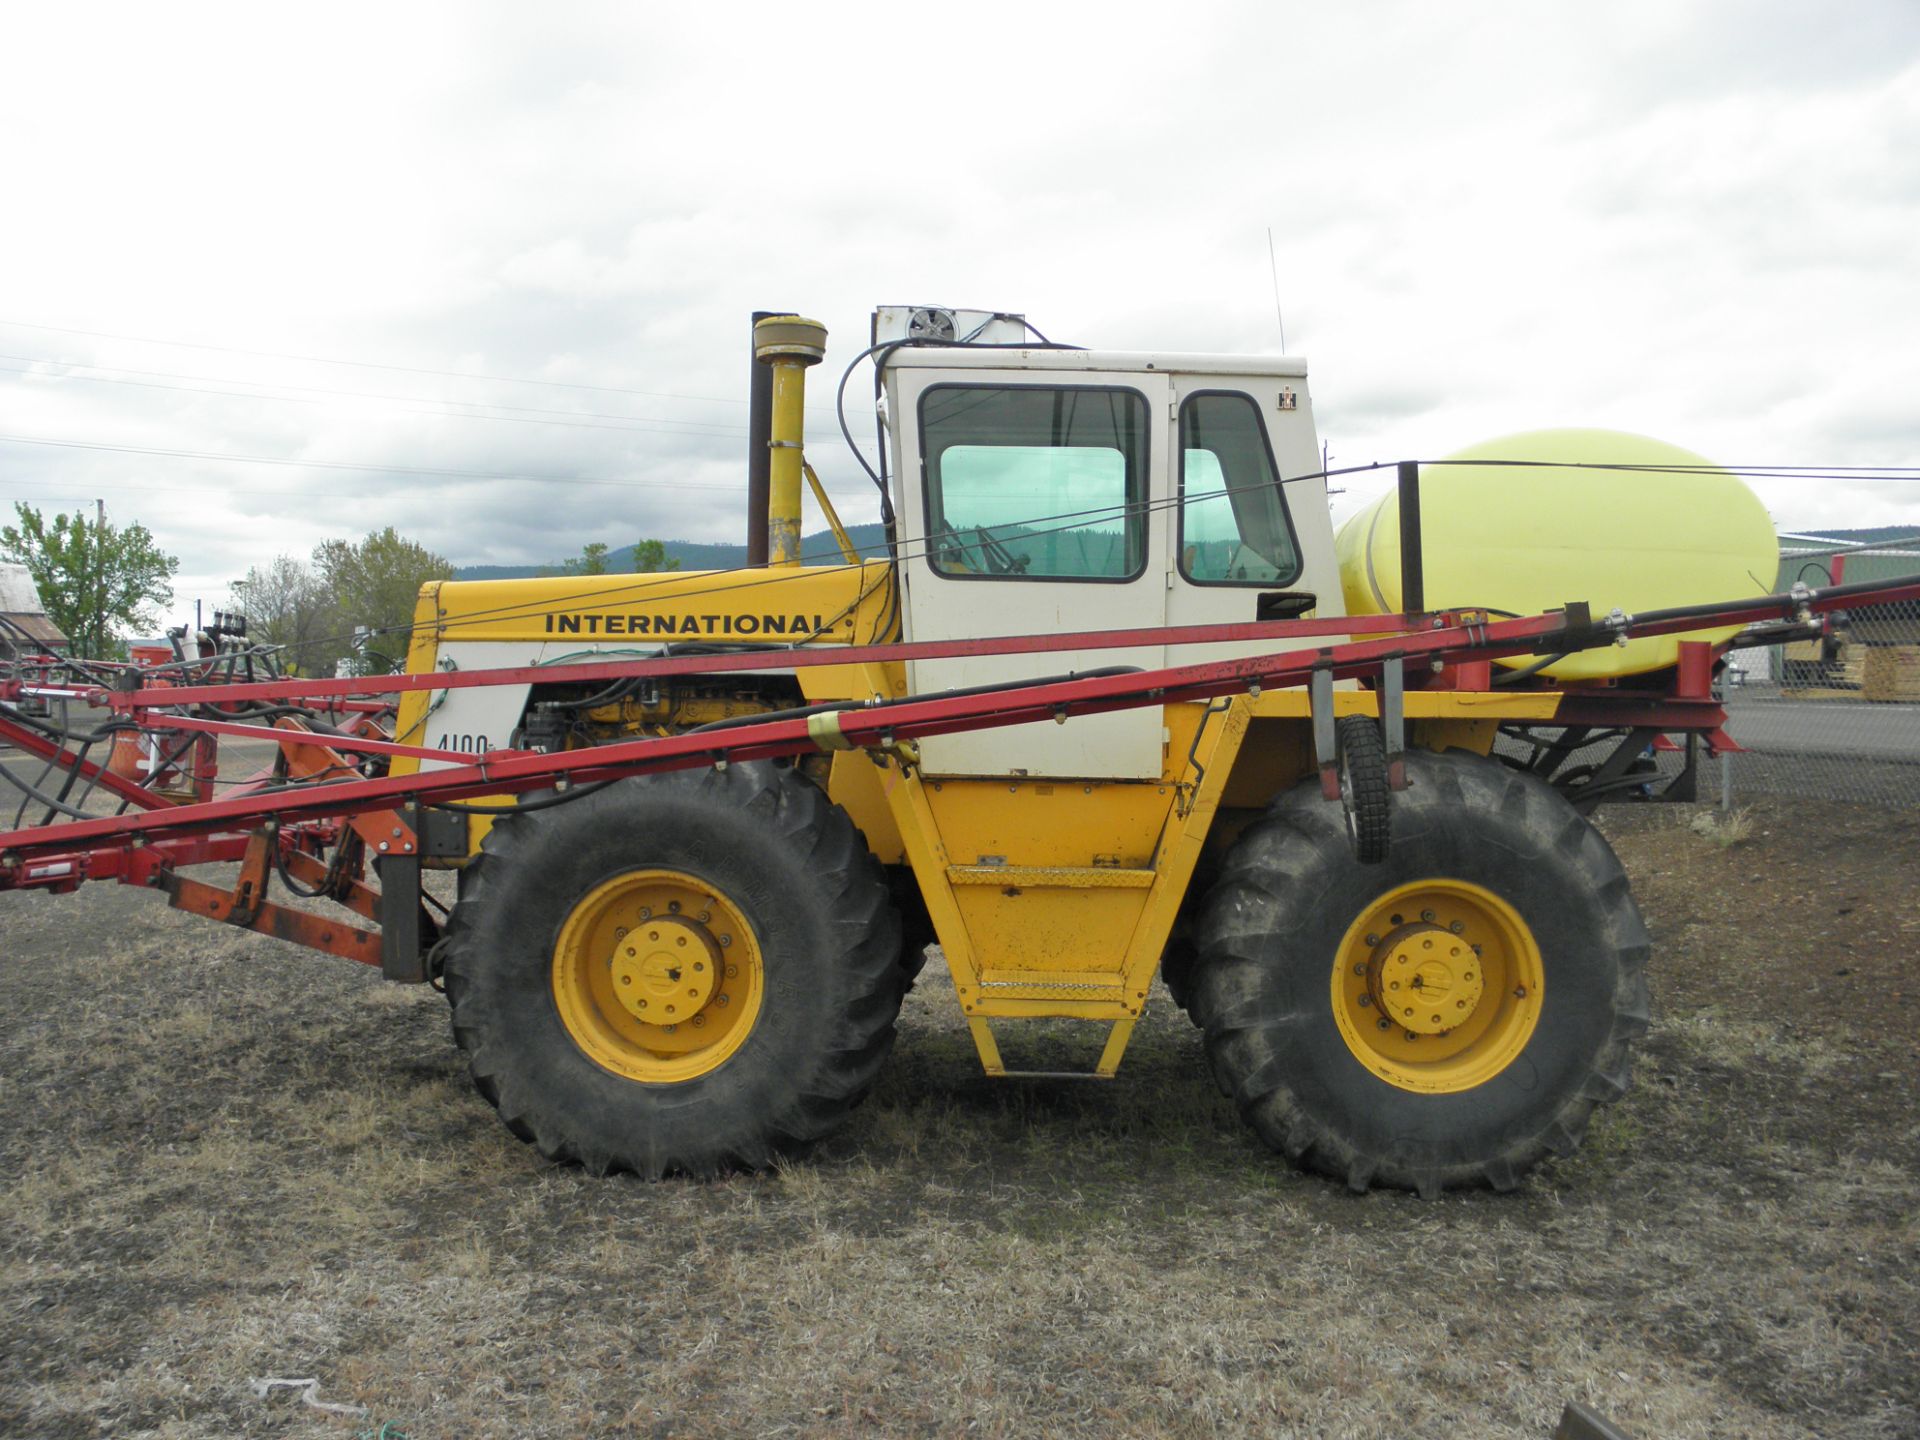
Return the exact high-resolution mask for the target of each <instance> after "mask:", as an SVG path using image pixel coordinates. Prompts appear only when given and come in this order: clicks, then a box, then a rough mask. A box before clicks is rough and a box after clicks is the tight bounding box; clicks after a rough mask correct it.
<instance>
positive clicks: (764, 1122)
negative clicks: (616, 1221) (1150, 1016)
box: [446, 764, 906, 1178]
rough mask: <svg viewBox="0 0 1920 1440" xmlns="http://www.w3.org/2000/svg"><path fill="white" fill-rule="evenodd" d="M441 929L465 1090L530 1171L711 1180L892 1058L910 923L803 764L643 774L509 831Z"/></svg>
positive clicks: (496, 839)
mask: <svg viewBox="0 0 1920 1440" xmlns="http://www.w3.org/2000/svg"><path fill="white" fill-rule="evenodd" d="M470 870H471V874H470V876H469V878H468V882H467V884H466V886H465V888H464V894H463V896H462V898H461V900H460V903H459V904H458V905H457V906H456V908H455V910H454V914H453V919H452V923H451V925H450V927H449V931H448V943H447V965H446V974H447V991H448V996H449V998H450V999H451V1001H452V1005H453V1026H454V1035H455V1037H456V1039H457V1040H458V1041H459V1044H460V1046H461V1048H462V1049H463V1050H465V1051H466V1053H467V1055H468V1057H469V1064H470V1068H471V1071H472V1074H473V1079H474V1083H475V1084H476V1086H477V1087H478V1088H479V1090H480V1092H481V1094H482V1095H484V1096H485V1097H486V1098H487V1099H488V1100H489V1101H490V1102H492V1103H493V1104H494V1105H495V1107H496V1108H497V1109H498V1110H499V1112H500V1116H501V1118H502V1119H503V1120H504V1121H505V1122H506V1124H507V1125H508V1127H509V1128H510V1129H512V1130H513V1132H514V1133H515V1134H516V1135H518V1136H520V1137H521V1138H522V1139H524V1140H527V1141H529V1142H530V1143H532V1144H533V1145H534V1146H535V1147H536V1148H538V1149H539V1151H540V1152H541V1154H543V1155H545V1156H547V1157H548V1158H550V1159H553V1160H558V1161H578V1162H579V1163H580V1164H582V1165H584V1166H585V1167H586V1168H587V1169H588V1170H590V1171H592V1172H594V1173H596V1174H601V1173H605V1172H607V1171H610V1170H631V1171H635V1172H637V1173H639V1174H641V1175H643V1176H647V1177H650V1178H651V1177H657V1176H660V1175H664V1174H668V1173H672V1172H685V1173H689V1174H694V1175H712V1174H715V1173H718V1172H721V1171H724V1170H728V1169H734V1168H757V1167H760V1166H763V1165H765V1164H767V1163H768V1162H769V1161H770V1160H771V1159H772V1158H773V1157H774V1156H775V1155H777V1154H781V1153H791V1152H794V1151H797V1150H801V1149H804V1148H805V1147H806V1146H808V1145H810V1144H811V1143H813V1142H814V1141H816V1140H818V1139H820V1138H821V1137H822V1136H824V1135H826V1134H827V1133H828V1132H829V1131H831V1130H833V1129H834V1128H835V1127H836V1126H837V1125H839V1124H840V1123H841V1121H842V1120H844V1119H845V1118H846V1116H847V1114H848V1112H849V1111H850V1110H852V1108H853V1107H854V1106H855V1105H857V1104H858V1103H859V1102H860V1101H861V1100H862V1099H863V1098H864V1097H865V1095H866V1093H867V1091H868V1090H869V1089H870V1088H871V1086H872V1084H873V1081H874V1078H875V1076H876V1075H877V1073H878V1071H879V1068H880V1065H881V1063H882V1062H883V1061H884V1059H885V1058H886V1055H887V1053H888V1051H889V1050H890V1049H891V1048H892V1045H893V1035H894V1020H895V1017H896V1016H897V1015H898V1013H899V1009H900V999H901V995H902V993H903V991H904V988H905V984H906V976H905V974H904V973H903V971H902V969H901V967H900V964H899V955H900V922H899V917H898V915H897V914H896V913H895V911H894V908H893V905H892V904H891V902H890V900H889V898H888V895H887V888H886V883H885V881H884V879H883V878H882V876H881V873H880V868H879V866H878V864H877V863H876V862H875V861H874V859H873V857H872V856H871V855H870V854H869V853H868V851H867V849H866V846H865V844H864V843H863V841H862V839H861V837H860V834H859V832H858V830H857V829H855V827H854V825H853V823H852V821H851V820H850V819H849V818H848V817H847V815H846V812H844V811H843V810H841V809H839V808H838V807H837V806H835V805H833V804H832V803H831V802H830V801H829V800H828V799H827V797H826V796H825V795H824V794H823V793H822V792H821V791H820V789H819V787H818V786H816V785H814V784H812V783H811V782H810V781H808V780H807V779H805V778H804V777H802V776H800V775H799V774H797V773H796V772H794V771H792V770H790V769H784V768H777V767H775V766H772V765H768V764H752V765H732V766H729V767H727V768H726V769H724V770H715V769H703V770H698V771H681V772H676V773H671V774H662V775H647V776H637V777H634V778H632V779H628V780H623V781H620V782H618V783H617V784H614V785H610V786H607V787H606V788H604V789H601V790H598V791H595V792H593V793H591V794H588V795H584V796H582V797H581V798H579V799H577V800H573V801H569V802H567V803H565V804H562V805H557V806H552V807H550V808H546V809H541V810H534V811H528V812H524V813H522V814H518V815H513V816H509V817H506V818H503V819H501V820H499V821H497V822H496V823H495V824H494V826H493V829H492V831H491V833H490V834H489V835H488V837H487V839H486V842H485V845H484V846H483V848H482V851H481V854H480V856H479V858H478V859H477V861H475V862H474V864H473V865H472V866H471V867H470Z"/></svg>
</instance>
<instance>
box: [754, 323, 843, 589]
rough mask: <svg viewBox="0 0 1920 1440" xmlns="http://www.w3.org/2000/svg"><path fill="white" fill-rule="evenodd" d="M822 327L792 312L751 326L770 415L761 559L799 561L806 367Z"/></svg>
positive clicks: (812, 361) (822, 344)
mask: <svg viewBox="0 0 1920 1440" xmlns="http://www.w3.org/2000/svg"><path fill="white" fill-rule="evenodd" d="M826 353H827V327H826V326H824V325H822V324H821V323H820V322H819V321H818V320H803V319H802V318H801V317H800V316H798V315H770V316H768V317H767V318H766V319H764V320H757V321H755V322H754V326H753V356H754V359H755V360H758V361H761V362H763V363H764V364H766V365H768V366H770V367H771V368H772V370H773V418H772V426H771V430H770V434H769V438H768V440H767V453H768V465H767V563H768V564H769V565H798V564H799V563H800V481H801V479H802V474H803V470H804V467H805V464H806V457H805V453H804V449H803V442H804V440H805V437H806V412H807V380H806V374H807V367H808V366H809V365H818V364H819V363H820V361H821V360H823V359H824V358H826Z"/></svg>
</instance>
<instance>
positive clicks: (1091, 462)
mask: <svg viewBox="0 0 1920 1440" xmlns="http://www.w3.org/2000/svg"><path fill="white" fill-rule="evenodd" d="M893 380H894V386H895V388H894V392H893V400H894V404H893V415H894V417H895V419H894V423H895V424H896V425H898V426H899V429H900V457H901V466H900V475H901V486H900V490H901V494H900V502H901V503H900V510H901V520H902V524H901V535H902V536H903V538H904V541H905V543H904V544H903V546H902V553H903V563H902V566H901V573H902V579H903V585H904V589H905V601H906V614H905V617H904V630H905V633H906V635H907V637H908V638H909V639H912V640H962V639H972V638H976V637H984V636H1000V635H1027V634H1045V633H1049V632H1061V631H1074V630H1111V629H1127V628H1133V627H1146V626H1157V625H1161V624H1164V623H1165V618H1166V595H1167V591H1166V569H1165V556H1166V553H1167V551H1166V546H1167V533H1168V532H1167V524H1166V519H1165V516H1164V514H1163V513H1162V509H1161V508H1160V507H1159V506H1157V505H1156V504H1155V503H1154V501H1155V498H1156V497H1161V498H1164V497H1165V495H1166V494H1167V480H1166V455H1165V451H1166V444H1165V438H1166V434H1167V417H1168V415H1169V414H1170V413H1171V412H1170V405H1171V399H1172V394H1171V388H1170V385H1169V382H1168V380H1167V378H1166V377H1165V376H1164V375H1162V374H1157V373H1156V374H1135V373H1126V372H1123V373H1118V374H1116V373H1113V372H1073V371H1057V370H1048V371H1046V372H1044V374H1035V373H1033V372H1023V373H1022V374H1021V375H1019V376H1018V377H1017V378H1016V377H1014V376H1011V375H1009V374H1008V373H1006V372H1004V371H999V372H996V371H990V370H984V369H970V370H969V369H952V370H944V371H943V370H938V369H917V368H902V369H900V370H896V371H895V372H894V374H893ZM1164 657H1165V650H1164V649H1163V648H1162V647H1158V646H1151V647H1138V648H1134V649H1128V650H1085V651H1073V652H1068V653H1057V652H1056V653H1051V654H1044V655H1032V656H1017V655H1016V656H985V657H965V656H962V657H956V658H952V659H940V660H927V661H917V662H914V663H913V664H912V665H910V666H909V667H908V682H909V684H910V686H911V688H912V690H913V691H914V692H915V693H916V694H925V693H928V692H931V691H939V690H950V689H957V688H966V687H972V686H980V685H999V684H1004V683H1005V682H1006V681H1008V680H1009V679H1014V678H1036V677H1041V676H1051V675H1058V674H1063V673H1065V672H1068V671H1086V670H1089V669H1094V668H1098V667H1105V666H1113V665H1130V666H1135V667H1139V668H1142V669H1146V668H1151V667H1155V666H1158V665H1161V664H1163V663H1164ZM1163 737H1164V730H1163V726H1162V716H1161V712H1160V708H1159V707H1158V706H1147V707H1143V708H1140V709H1135V710H1124V711H1116V712H1114V713H1112V714H1107V715H1091V716H1081V717H1075V718H1072V719H1069V720H1068V721H1067V722H1066V723H1065V724H1053V723H1050V722H1049V723H1042V724H1034V725H1020V726H1013V727H1009V728H1002V729H997V730H977V731H969V732H964V733H961V734H956V735H940V736H932V737H929V738H928V739H926V740H925V741H923V742H922V743H921V754H922V760H923V768H924V769H925V770H926V772H927V773H928V774H930V775H961V776H964V775H994V776H998V775H1044V776H1056V777H1074V778H1078V777H1085V778H1100V779H1136V780H1149V779H1155V778H1157V777H1158V776H1159V775H1160V773H1161V766H1162V760H1163V751H1164V739H1163Z"/></svg>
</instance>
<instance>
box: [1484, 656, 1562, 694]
mask: <svg viewBox="0 0 1920 1440" xmlns="http://www.w3.org/2000/svg"><path fill="white" fill-rule="evenodd" d="M1572 653H1573V652H1572V651H1570V650H1562V651H1560V652H1559V653H1558V654H1554V655H1543V656H1541V657H1540V658H1539V659H1538V660H1536V661H1534V662H1533V663H1532V664H1531V665H1522V666H1521V667H1520V668H1519V669H1518V670H1508V671H1506V672H1505V673H1503V674H1500V675H1496V676H1494V677H1493V683H1494V684H1495V685H1518V684H1519V683H1520V682H1521V681H1522V680H1531V679H1532V678H1533V677H1534V676H1536V675H1538V674H1539V673H1540V672H1541V671H1542V670H1544V669H1546V668H1547V667H1548V666H1549V665H1553V664H1556V663H1558V662H1559V661H1562V660H1564V659H1566V658H1567V656H1568V655H1570V654H1572Z"/></svg>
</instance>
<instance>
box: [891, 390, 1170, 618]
mask: <svg viewBox="0 0 1920 1440" xmlns="http://www.w3.org/2000/svg"><path fill="white" fill-rule="evenodd" d="M920 447H921V449H920V453H921V457H922V458H921V464H922V467H923V475H924V483H925V485H926V496H927V561H928V564H929V565H931V566H932V567H933V570H934V572H935V573H936V574H940V575H947V576H952V577H954V578H957V579H976V578H987V579H1013V580H1092V581H1123V580H1131V579H1133V578H1135V577H1136V576H1138V575H1139V574H1140V573H1141V572H1142V571H1143V570H1144V569H1145V568H1146V550H1147V546H1146V510H1145V507H1146V498H1147V402H1146V399H1145V397H1143V396H1142V395H1141V394H1140V393H1139V392H1138V391H1134V390H1120V389H1109V388H1104V387H1096V386H1038V385H1020V386H991V385H936V386H934V387H933V388H931V389H929V390H928V391H927V392H926V393H925V394H924V395H922V396H921V399H920Z"/></svg>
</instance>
